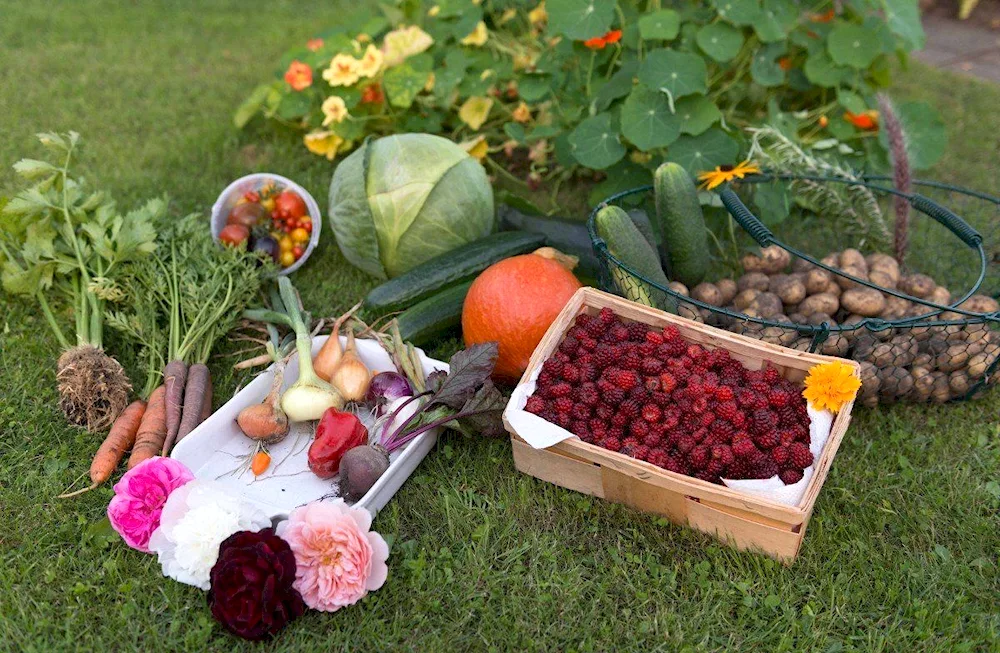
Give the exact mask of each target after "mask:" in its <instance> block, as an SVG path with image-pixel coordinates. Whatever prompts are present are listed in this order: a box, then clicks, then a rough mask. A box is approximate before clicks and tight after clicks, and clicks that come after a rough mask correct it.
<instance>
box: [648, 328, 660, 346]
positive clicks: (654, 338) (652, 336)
mask: <svg viewBox="0 0 1000 653" xmlns="http://www.w3.org/2000/svg"><path fill="white" fill-rule="evenodd" d="M645 338H646V342H648V343H649V344H651V345H662V344H663V333H661V332H659V331H653V330H652V329H650V330H648V331H646V336H645Z"/></svg>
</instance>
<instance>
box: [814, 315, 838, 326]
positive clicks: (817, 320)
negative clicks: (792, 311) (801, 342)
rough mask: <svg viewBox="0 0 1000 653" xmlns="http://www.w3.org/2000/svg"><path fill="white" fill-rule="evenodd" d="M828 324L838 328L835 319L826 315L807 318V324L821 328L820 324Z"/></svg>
mask: <svg viewBox="0 0 1000 653" xmlns="http://www.w3.org/2000/svg"><path fill="white" fill-rule="evenodd" d="M824 322H825V323H826V325H827V326H831V327H835V326H837V320H835V319H833V318H832V317H830V316H829V315H827V314H826V313H813V314H812V315H810V316H809V317H807V318H806V323H807V324H815V325H816V326H819V325H820V324H823V323H824Z"/></svg>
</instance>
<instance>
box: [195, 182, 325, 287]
mask: <svg viewBox="0 0 1000 653" xmlns="http://www.w3.org/2000/svg"><path fill="white" fill-rule="evenodd" d="M267 183H274V184H276V185H278V187H280V188H282V189H287V190H291V191H294V192H296V193H298V194H299V197H301V198H302V199H303V200H304V201H305V203H306V209H307V210H308V211H309V217H310V218H312V234H310V238H309V246H308V247H306V251H305V252H303V253H302V256H301V258H299V260H297V261H295V263H293V264H292V265H289V266H288V267H287V268H284V269H282V270H281V272H279V273H278V274H282V275H284V274H291V273H292V272H295V271H296V270H298V269H299V268H300V267H302V264H303V263H305V262H306V259H308V258H309V255H310V254H312V251H313V250H314V249H316V245H317V244H318V243H319V232H320V229H321V227H322V226H323V216H322V215H321V214H320V212H319V206H318V205H317V204H316V200H315V199H313V196H312V195H310V194H309V191H307V190H306V189H305V188H302V186H299V185H298V184H296V183H295V182H294V181H292V180H291V179H286V178H285V177H282V176H281V175H275V174H272V173H270V172H256V173H254V174H252V175H247V176H246V177H240V178H239V179H237V180H236V181H234V182H233V183H231V184H229V185H228V186H226V190H224V191H222V194H221V195H219V199H217V200H215V204H213V205H212V238H214V239H215V240H216V241H218V240H219V234H220V233H221V232H222V228H223V227H225V226H226V219H227V218H228V217H229V212H230V211H232V210H233V207H234V206H236V202H238V201H239V199H240V198H241V197H243V195H244V194H245V193H247V192H249V191H252V190H259V189H260V188H262V187H264V185H266V184H267Z"/></svg>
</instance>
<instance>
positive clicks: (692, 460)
mask: <svg viewBox="0 0 1000 653" xmlns="http://www.w3.org/2000/svg"><path fill="white" fill-rule="evenodd" d="M711 455H712V452H711V450H710V449H709V448H708V447H706V446H704V445H701V444H699V445H698V446H697V447H695V448H694V449H692V450H691V453H689V454H688V457H687V459H688V464H689V465H691V467H692V468H694V469H705V466H706V465H708V459H709V458H710V457H711Z"/></svg>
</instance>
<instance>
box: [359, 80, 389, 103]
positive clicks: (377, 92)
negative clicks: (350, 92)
mask: <svg viewBox="0 0 1000 653" xmlns="http://www.w3.org/2000/svg"><path fill="white" fill-rule="evenodd" d="M384 100H385V94H384V93H382V86H381V85H380V84H369V85H368V86H366V87H365V90H363V91H361V104H382V102H383V101H384Z"/></svg>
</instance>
